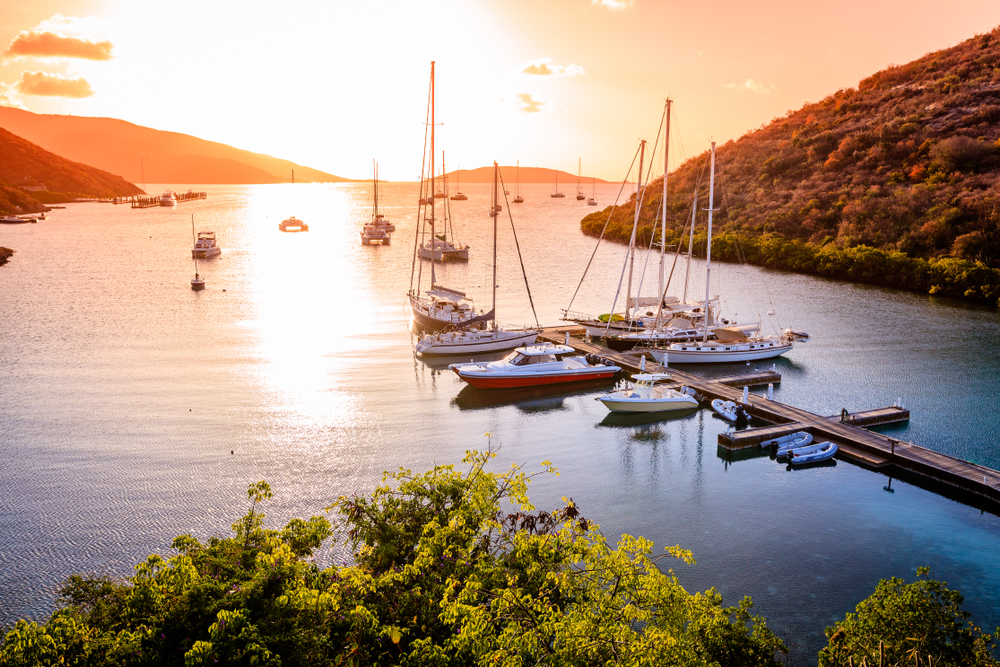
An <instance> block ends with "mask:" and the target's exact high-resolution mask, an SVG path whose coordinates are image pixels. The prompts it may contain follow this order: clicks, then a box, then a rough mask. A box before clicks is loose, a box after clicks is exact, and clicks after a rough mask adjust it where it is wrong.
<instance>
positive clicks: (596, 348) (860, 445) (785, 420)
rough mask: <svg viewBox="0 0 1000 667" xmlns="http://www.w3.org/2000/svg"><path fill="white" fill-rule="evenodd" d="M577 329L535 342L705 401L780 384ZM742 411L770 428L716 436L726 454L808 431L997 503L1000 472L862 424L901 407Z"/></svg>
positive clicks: (857, 458) (883, 419) (766, 376)
mask: <svg viewBox="0 0 1000 667" xmlns="http://www.w3.org/2000/svg"><path fill="white" fill-rule="evenodd" d="M583 333H584V329H583V328H582V327H579V326H561V327H547V328H544V329H542V331H541V333H539V336H538V338H539V339H540V340H543V341H548V342H552V343H565V344H568V345H570V346H571V347H573V348H574V349H576V350H577V351H579V352H584V353H587V354H595V355H597V356H599V357H601V358H603V359H608V360H610V361H612V362H614V363H615V364H617V365H619V366H621V367H622V368H624V369H626V370H627V371H629V372H630V373H638V372H639V371H640V370H644V371H646V372H650V373H659V372H664V373H670V375H672V376H673V377H674V379H675V380H677V382H678V383H679V384H682V385H685V386H687V387H690V388H692V389H694V390H695V391H697V392H698V393H699V394H701V395H702V396H704V397H706V398H707V399H708V400H712V399H715V398H719V399H722V400H724V401H733V402H735V403H740V402H742V399H743V392H742V391H741V389H742V387H744V386H762V385H766V384H778V383H779V382H780V381H781V374H780V373H777V372H776V371H757V372H754V373H748V374H746V375H737V376H732V377H723V378H703V377H700V376H698V375H694V374H693V373H689V372H687V371H682V370H679V369H677V368H676V367H670V368H669V369H668V368H666V367H664V366H661V365H660V364H657V363H655V362H653V361H650V360H648V359H645V360H642V361H640V360H641V359H644V357H643V355H642V354H641V353H639V354H636V353H632V354H629V353H623V352H615V351H614V350H612V349H610V348H607V347H603V346H601V345H596V344H594V343H592V342H586V341H584V340H582V339H580V338H576V337H575V336H582V335H583ZM744 408H745V409H746V411H747V412H748V413H750V415H752V416H753V417H756V418H758V419H761V420H764V421H767V422H770V423H771V424H773V426H768V427H765V428H755V429H747V430H744V431H736V432H730V433H720V434H719V446H720V447H722V448H724V449H726V450H728V451H738V450H745V449H749V448H752V447H759V446H760V443H761V442H764V441H765V440H770V439H772V438H776V437H779V436H782V435H787V434H789V433H794V432H795V431H808V432H809V433H812V435H813V437H814V438H815V439H817V440H830V441H832V442H835V443H836V444H837V446H838V452H837V458H841V459H846V460H849V461H852V462H854V463H858V464H861V465H863V466H865V467H868V468H871V469H874V470H885V471H887V472H891V471H892V470H898V471H903V472H905V473H908V474H909V475H912V476H914V477H915V478H917V479H916V480H915V481H917V482H918V483H920V482H928V481H929V482H933V483H936V484H942V485H945V486H946V487H948V488H950V489H957V490H959V491H961V492H963V493H967V494H972V495H974V496H978V497H979V498H981V499H987V500H989V501H990V502H991V503H993V504H1000V471H997V470H993V469H992V468H986V467H984V466H981V465H978V464H975V463H971V462H969V461H963V460H961V459H957V458H955V457H953V456H948V455H947V454H941V453H940V452H935V451H933V450H930V449H927V448H925V447H921V446H919V445H915V444H913V443H910V442H905V441H903V440H898V439H896V438H892V437H888V436H885V435H882V434H879V433H874V432H872V431H868V430H866V429H865V428H864V427H866V426H881V425H885V424H894V423H900V422H904V421H908V420H909V418H910V411H909V410H906V409H904V408H902V407H899V406H893V407H887V408H878V409H876V410H866V411H863V412H847V411H846V410H845V411H843V412H841V414H839V415H834V416H821V415H816V414H813V413H811V412H808V411H807V410H803V409H801V408H796V407H794V406H791V405H786V404H784V403H781V402H779V401H773V400H768V399H766V398H764V397H762V396H758V395H756V394H750V395H749V397H748V399H747V403H745V404H744Z"/></svg>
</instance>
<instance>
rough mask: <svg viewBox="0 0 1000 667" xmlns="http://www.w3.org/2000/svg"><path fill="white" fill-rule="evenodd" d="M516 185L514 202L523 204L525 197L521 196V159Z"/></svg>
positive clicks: (518, 164) (518, 162) (518, 163)
mask: <svg viewBox="0 0 1000 667" xmlns="http://www.w3.org/2000/svg"><path fill="white" fill-rule="evenodd" d="M515 183H516V184H515V186H514V200H513V201H514V203H515V204H523V203H524V197H522V196H521V161H520V160H518V161H517V180H516V182H515Z"/></svg>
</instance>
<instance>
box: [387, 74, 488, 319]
mask: <svg viewBox="0 0 1000 667" xmlns="http://www.w3.org/2000/svg"><path fill="white" fill-rule="evenodd" d="M428 106H429V114H428V116H429V121H430V122H429V126H430V151H429V153H427V152H425V153H424V162H425V164H427V165H428V166H429V170H428V171H429V174H430V178H429V179H428V183H427V186H428V189H427V191H426V192H427V193H428V194H427V196H426V197H421V201H420V205H419V207H418V221H417V222H418V224H417V225H416V236H415V238H414V240H413V262H412V265H411V268H410V289H409V291H408V292H407V295H406V296H407V302H408V303H409V306H410V312H411V314H412V316H413V322H414V324H415V325H416V327H418V328H420V329H423V330H426V331H441V330H443V329H446V328H463V327H468V326H471V325H473V324H476V323H478V322H489V321H490V320H492V319H493V313H492V312H490V313H477V312H476V309H475V307H474V305H473V302H472V299H470V298H469V297H468V296H467V295H466V294H465V292H462V291H459V290H456V289H452V288H449V287H445V286H443V285H438V284H437V276H436V275H435V267H436V264H437V262H439V261H440V260H441V256H440V255H438V254H437V253H435V252H434V251H433V247H434V246H433V245H431V246H430V247H431V252H429V253H428V255H429V256H428V259H430V288H429V289H428V290H427V291H422V288H421V283H422V279H423V271H424V264H423V262H420V261H419V260H420V258H421V254H420V249H421V245H422V244H421V239H422V237H423V236H424V235H425V231H426V227H427V226H428V225H429V226H430V237H431V239H436V238H437V237H436V231H437V230H436V218H435V197H434V196H432V195H431V194H430V193H433V192H434V185H435V183H434V153H435V148H434V129H435V125H434V123H435V117H434V113H435V109H434V62H433V61H431V82H430V99H429V101H428ZM425 150H426V146H425ZM428 155H429V158H428ZM420 180H421V189H423V183H424V174H423V173H422V174H421V176H420ZM422 192H423V190H422ZM445 201H447V199H446V200H445Z"/></svg>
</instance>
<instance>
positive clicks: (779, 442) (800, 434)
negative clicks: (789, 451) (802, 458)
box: [760, 431, 812, 449]
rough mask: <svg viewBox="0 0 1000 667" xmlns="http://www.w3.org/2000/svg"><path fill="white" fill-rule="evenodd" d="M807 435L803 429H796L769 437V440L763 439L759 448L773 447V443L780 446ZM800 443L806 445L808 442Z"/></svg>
mask: <svg viewBox="0 0 1000 667" xmlns="http://www.w3.org/2000/svg"><path fill="white" fill-rule="evenodd" d="M807 435H809V434H808V433H806V432H805V431H796V432H795V433H789V434H788V435H783V436H780V437H777V438H771V439H770V440H765V441H764V442H762V443H760V448H761V449H767V448H768V447H774V446H775V445H777V446H778V447H779V448H781V447H782V446H784V445H787V444H789V443H792V442H795V441H796V440H801V439H802V438H804V437H806V436H807ZM811 441H812V438H810V442H811ZM802 444H804V445H808V444H809V443H808V442H804V443H802Z"/></svg>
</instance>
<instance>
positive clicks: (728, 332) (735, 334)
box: [715, 327, 747, 343]
mask: <svg viewBox="0 0 1000 667" xmlns="http://www.w3.org/2000/svg"><path fill="white" fill-rule="evenodd" d="M715 337H716V338H717V339H719V340H720V341H722V342H724V343H745V342H747V336H746V334H745V333H744V332H742V331H740V330H739V329H737V328H734V327H725V328H719V329H716V330H715Z"/></svg>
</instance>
